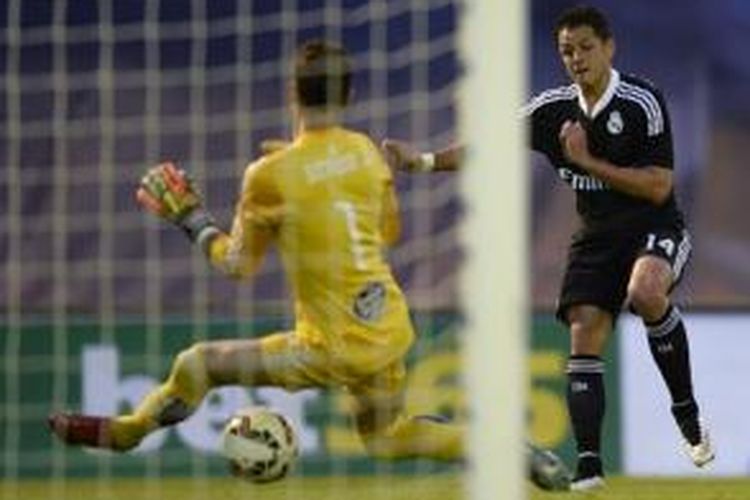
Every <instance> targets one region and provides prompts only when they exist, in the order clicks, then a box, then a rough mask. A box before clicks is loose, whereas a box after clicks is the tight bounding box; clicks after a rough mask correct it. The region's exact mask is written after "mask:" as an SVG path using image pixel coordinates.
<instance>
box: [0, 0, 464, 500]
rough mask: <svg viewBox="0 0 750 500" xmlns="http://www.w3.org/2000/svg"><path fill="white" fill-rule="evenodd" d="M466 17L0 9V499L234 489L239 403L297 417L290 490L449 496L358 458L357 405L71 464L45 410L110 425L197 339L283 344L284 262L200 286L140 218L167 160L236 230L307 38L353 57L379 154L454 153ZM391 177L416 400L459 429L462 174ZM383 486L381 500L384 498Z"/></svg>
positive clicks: (261, 9)
mask: <svg viewBox="0 0 750 500" xmlns="http://www.w3.org/2000/svg"><path fill="white" fill-rule="evenodd" d="M462 8H463V7H462V5H460V2H458V1H457V0H431V1H430V2H424V1H420V0H411V1H403V2H378V1H366V0H339V1H334V2H323V1H317V0H316V1H312V0H311V1H305V2H296V1H292V0H280V1H274V2H271V1H268V2H266V1H234V0H227V1H223V0H222V1H211V2H208V1H201V0H193V1H189V0H179V1H166V0H161V1H159V0H154V1H141V0H136V1H127V2H124V1H120V2H117V1H114V0H99V1H94V0H85V1H78V0H76V1H73V0H58V1H40V2H22V1H21V0H8V1H7V2H3V7H2V9H0V29H1V31H2V39H1V40H0V45H1V46H2V49H1V50H0V66H2V69H3V75H2V79H1V80H0V93H1V94H2V95H0V115H2V116H3V121H2V127H3V131H2V134H1V135H0V158H2V167H1V169H2V177H0V199H2V206H3V210H2V214H0V239H2V241H3V242H4V244H3V245H2V246H0V252H2V254H3V256H4V257H5V262H6V265H5V266H4V267H3V268H2V271H0V273H1V274H0V276H1V279H0V281H2V283H3V285H2V286H0V296H1V297H2V299H1V300H2V303H3V305H4V308H5V313H4V321H3V324H2V326H0V334H1V335H2V340H3V346H4V349H5V353H4V356H3V361H2V371H3V375H4V381H3V383H2V386H1V388H0V391H2V392H1V393H2V412H1V415H2V419H3V421H4V425H3V430H2V431H0V432H2V433H3V454H2V457H1V458H0V460H1V461H2V465H3V474H4V478H5V485H4V488H5V490H4V491H5V492H6V493H7V496H6V498H15V497H18V498H21V497H23V496H24V495H25V493H24V492H25V491H26V490H24V489H23V484H24V482H25V481H26V480H27V479H36V480H39V481H40V482H39V484H38V488H40V489H39V490H38V491H40V492H42V493H40V494H41V495H42V496H47V497H49V498H54V497H55V495H68V496H67V497H70V498H74V497H78V496H77V495H78V494H77V493H75V492H78V493H80V492H83V491H88V490H75V489H71V488H78V487H81V488H83V486H72V485H74V484H78V483H75V481H77V479H76V478H93V479H96V484H98V486H97V488H98V489H97V490H96V491H97V493H95V494H93V495H94V496H96V497H98V498H109V496H108V495H114V493H113V492H114V491H115V490H116V489H117V488H120V487H122V488H125V490H124V491H127V486H121V483H119V482H117V483H115V482H116V481H121V480H122V478H127V477H131V478H132V477H135V478H145V481H146V482H145V483H141V482H137V483H136V484H139V485H143V484H145V486H143V487H144V488H146V489H145V490H143V491H146V493H147V494H149V493H152V494H153V495H154V496H155V497H159V496H160V495H164V496H163V497H164V498H169V497H168V496H166V495H167V494H168V491H167V490H168V486H166V485H167V484H171V485H174V483H167V482H166V479H165V478H173V477H177V478H180V477H181V478H187V479H185V481H188V482H187V483H185V484H188V485H193V486H194V487H195V488H197V489H195V490H193V493H192V494H195V495H197V496H196V497H197V498H207V497H206V496H205V495H204V493H205V488H207V487H212V488H213V487H215V486H212V485H215V484H216V483H211V482H210V481H212V480H213V479H212V478H220V479H223V480H224V481H229V479H228V478H227V477H226V476H227V474H226V464H225V462H224V460H223V459H221V458H220V457H219V456H218V455H217V454H216V450H217V447H218V438H219V432H220V430H221V426H222V425H223V422H225V421H226V419H227V417H228V416H229V415H230V414H231V413H232V412H233V411H234V410H236V409H237V408H239V407H242V406H247V405H249V404H263V405H268V406H271V407H274V408H276V409H278V410H280V411H281V412H283V413H285V414H287V415H289V416H290V417H291V418H292V420H293V422H294V424H295V427H296V429H297V431H298V433H299V435H300V440H301V448H302V458H301V460H300V463H299V465H298V466H297V472H296V476H295V477H300V476H301V477H307V476H314V477H350V476H365V477H367V476H368V475H371V474H375V473H384V474H388V475H391V476H395V477H398V476H399V475H424V474H427V473H435V472H441V473H444V474H443V476H446V477H448V478H449V486H448V487H449V488H450V487H453V488H456V491H458V489H459V488H460V475H461V469H460V468H458V467H445V466H437V465H435V464H434V463H430V462H427V461H420V460H416V461H409V462H407V463H403V464H397V465H390V464H386V465H383V464H382V463H375V462H371V461H370V460H368V459H366V458H364V455H363V450H362V447H361V445H360V443H359V441H358V439H357V437H356V435H355V434H354V433H353V431H352V428H351V423H350V421H349V420H348V417H347V400H346V398H345V396H343V395H338V394H336V393H324V392H320V391H304V392H302V393H298V394H296V395H294V396H289V395H288V394H286V393H284V392H283V391H278V390H271V389H259V390H255V389H253V390H245V389H241V388H229V389H222V390H220V391H215V392H213V393H212V395H211V396H210V397H209V398H207V399H206V401H205V402H204V404H203V405H202V406H201V408H200V410H199V411H198V412H197V413H196V415H195V416H194V417H192V418H191V419H190V420H189V421H187V422H185V423H183V424H181V425H180V426H178V427H177V428H175V429H169V430H163V431H160V432H158V433H156V434H154V435H153V436H151V437H149V438H148V439H147V440H146V441H145V442H144V443H143V444H142V445H141V446H140V448H139V450H138V451H137V452H135V453H131V454H127V455H122V456H119V455H118V456H110V455H102V454H91V453H85V452H82V451H81V450H78V449H66V448H65V447H63V446H61V445H59V444H58V443H56V442H53V441H52V439H51V438H50V436H49V434H48V433H47V431H46V416H47V414H48V413H49V412H50V411H51V410H62V409H69V410H74V411H83V412H86V413H92V414H100V415H107V414H115V413H117V412H119V411H122V410H124V409H126V408H129V407H131V406H132V405H134V404H135V403H136V402H137V401H139V400H140V399H141V398H142V397H143V395H144V394H145V393H146V392H147V391H148V390H149V389H151V388H153V387H154V386H155V384H156V383H157V382H158V381H159V380H161V379H162V378H163V377H164V376H165V374H166V373H167V371H168V368H169V365H170V362H171V360H172V358H173V356H174V355H175V354H176V353H177V352H179V351H180V350H181V349H184V348H186V347H187V346H189V345H190V344H192V343H193V342H196V341H201V340H208V339H214V338H222V337H238V336H254V335H261V334H263V333H266V332H270V331H278V330H280V329H285V328H288V327H289V326H290V325H291V321H292V318H293V311H292V309H291V304H290V303H289V301H288V298H289V290H288V289H287V288H286V287H285V285H284V280H283V275H282V270H281V267H280V263H279V260H278V259H277V258H276V257H275V256H274V255H272V256H271V258H270V259H268V260H267V261H266V262H265V264H264V266H263V267H262V269H261V270H260V272H259V274H258V275H257V277H256V278H255V279H254V280H253V281H252V282H243V283H237V282H232V281H229V280H227V279H225V278H223V277H221V276H219V275H218V274H216V273H214V272H212V271H211V270H210V269H209V267H208V266H207V265H206V263H205V261H204V259H203V257H202V256H201V255H198V252H197V251H195V250H194V249H191V248H190V247H189V246H188V245H187V243H186V241H184V237H183V235H181V234H180V233H179V231H176V230H174V229H173V228H171V227H168V226H167V225H166V224H163V223H159V222H157V221H155V220H154V219H153V217H150V216H148V215H147V214H145V213H144V212H143V211H142V210H139V209H138V207H137V206H136V203H135V200H134V190H135V187H136V186H137V184H138V182H139V180H140V177H141V176H142V175H143V173H144V172H145V170H146V169H147V168H148V167H149V166H152V165H154V164H156V163H158V162H159V161H162V160H164V159H172V160H175V161H176V162H178V163H179V164H180V165H181V166H182V167H183V168H185V169H186V170H188V171H190V172H191V173H192V175H193V176H194V178H195V179H196V182H197V184H198V185H199V186H201V188H202V191H203V193H204V195H205V200H206V205H207V206H208V207H209V208H210V209H211V211H212V212H213V214H214V215H215V216H216V218H217V219H218V221H220V223H221V224H222V225H223V226H225V227H226V226H228V224H229V222H230V220H231V216H232V212H233V207H234V201H235V199H236V194H237V191H238V182H239V179H240V176H241V173H242V170H243V169H244V167H245V165H246V164H247V163H248V161H250V160H251V159H253V158H255V157H257V156H258V155H259V154H260V151H259V145H260V142H261V141H262V140H263V139H268V138H281V139H288V138H290V136H291V123H290V120H289V117H288V113H287V112H286V106H287V100H286V83H285V82H286V78H287V77H288V75H289V70H290V64H289V60H290V56H291V55H292V54H293V53H294V50H295V48H296V47H297V46H298V44H299V43H300V42H302V41H305V40H308V39H312V38H326V39H330V40H334V41H338V42H340V43H342V44H343V45H344V46H345V47H347V49H348V50H349V51H350V53H351V54H352V56H353V60H354V64H355V76H354V89H355V99H354V104H353V106H352V108H351V110H350V113H349V114H348V115H347V124H348V125H350V126H351V127H354V128H357V129H360V130H362V131H366V132H367V133H368V134H370V135H371V136H372V137H373V138H374V139H376V140H379V139H382V138H385V137H395V138H400V139H404V140H406V141H409V142H411V143H413V144H414V146H415V147H416V148H421V149H436V148H439V147H442V146H446V145H448V144H449V143H451V142H453V141H455V140H456V138H457V137H458V132H457V116H458V110H457V90H458V87H459V82H460V78H459V77H460V76H461V74H462V70H461V66H462V65H461V62H460V57H459V31H460V30H459V26H460V19H461V12H462ZM396 182H397V186H398V189H399V194H400V196H401V200H400V201H401V208H402V218H403V223H404V233H403V236H402V240H401V242H400V244H399V245H398V246H397V247H396V248H395V249H394V250H393V252H392V254H391V256H390V258H391V262H392V263H393V265H394V269H395V273H396V275H397V277H398V279H399V281H400V283H401V284H402V285H403V287H404V289H405V290H406V292H407V295H408V297H409V302H410V305H411V306H412V307H413V309H414V319H415V324H416V327H417V329H418V330H419V332H420V341H419V343H418V345H417V347H416V349H414V350H413V352H412V354H411V355H410V359H409V362H410V366H411V368H412V371H411V375H410V379H409V389H408V390H409V394H410V396H409V401H408V403H407V406H408V408H409V411H410V412H414V413H425V414H442V415H444V416H447V417H451V418H457V419H463V418H464V417H465V401H464V396H463V392H464V391H463V390H462V388H461V386H460V383H459V375H460V370H459V367H460V366H461V360H460V356H461V354H460V344H461V341H460V337H459V336H458V335H457V332H458V331H459V329H460V327H461V321H460V315H459V304H461V302H462V300H461V297H460V292H459V286H458V279H459V271H460V269H461V261H462V255H463V252H462V251H461V247H460V245H459V242H458V239H459V237H458V230H459V220H460V216H461V205H462V204H461V199H460V196H459V194H458V182H457V177H456V176H453V175H449V174H446V175H442V174H436V175H411V176H410V175H398V176H397V178H396ZM450 478H458V479H455V481H453V482H450ZM190 481H192V482H190ZM113 484H117V486H116V487H115V486H112V485H113ZM122 484H125V483H122ZM201 488H204V489H201ZM379 488H381V490H382V493H383V495H384V496H383V498H385V497H387V495H388V492H389V491H393V490H392V489H391V487H389V486H388V485H387V484H386V485H385V486H380V487H379ZM394 488H396V487H395V486H394ZM136 491H138V490H137V489H136ZM201 491H202V493H199V492H201ZM83 494H84V493H81V495H83ZM287 494H288V495H291V496H290V498H292V497H294V494H295V493H294V492H287ZM67 497H66V498H67ZM112 498H115V497H114V496H112ZM118 498H119V497H118Z"/></svg>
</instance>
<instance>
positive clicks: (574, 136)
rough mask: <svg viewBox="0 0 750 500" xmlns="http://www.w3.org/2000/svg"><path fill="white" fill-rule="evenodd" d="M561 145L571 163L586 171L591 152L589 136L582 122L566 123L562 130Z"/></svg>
mask: <svg viewBox="0 0 750 500" xmlns="http://www.w3.org/2000/svg"><path fill="white" fill-rule="evenodd" d="M560 143H561V144H562V148H563V153H564V154H565V157H566V158H567V159H568V161H570V162H571V163H575V164H576V165H578V166H579V167H581V168H583V169H585V168H586V165H587V164H588V162H589V160H590V159H591V153H590V152H589V142H588V136H587V135H586V130H585V129H584V128H583V125H581V123H580V122H577V121H576V122H573V121H570V120H568V121H566V122H565V123H563V126H562V127H561V128H560Z"/></svg>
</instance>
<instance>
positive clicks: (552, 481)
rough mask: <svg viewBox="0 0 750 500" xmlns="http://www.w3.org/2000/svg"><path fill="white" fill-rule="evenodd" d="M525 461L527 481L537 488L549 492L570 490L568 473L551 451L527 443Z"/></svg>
mask: <svg viewBox="0 0 750 500" xmlns="http://www.w3.org/2000/svg"><path fill="white" fill-rule="evenodd" d="M526 461H527V469H528V474H529V480H530V481H531V482H532V483H534V484H535V485H536V486H537V487H539V488H541V489H543V490H549V491H567V490H569V489H570V471H569V470H568V468H567V467H566V466H565V464H564V463H563V461H562V460H561V459H560V457H558V456H557V455H555V454H554V453H552V452H551V451H549V450H543V449H541V448H538V447H536V446H534V445H533V444H531V443H527V444H526Z"/></svg>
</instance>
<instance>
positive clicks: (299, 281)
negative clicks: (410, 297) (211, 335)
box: [211, 127, 413, 370]
mask: <svg viewBox="0 0 750 500" xmlns="http://www.w3.org/2000/svg"><path fill="white" fill-rule="evenodd" d="M398 232H399V217H398V205H397V200H396V195H395V191H394V187H393V178H392V175H391V172H390V169H389V168H388V166H387V165H386V164H385V162H384V160H383V158H382V156H381V154H380V151H379V150H378V148H377V147H376V146H375V144H373V142H372V141H371V140H370V139H369V138H368V137H367V136H365V135H363V134H360V133H356V132H353V131H351V130H347V129H344V128H340V127H331V128H325V129H313V130H307V131H305V132H303V133H302V134H300V135H299V136H298V137H297V139H296V140H295V141H294V142H293V143H291V144H290V145H289V146H287V147H285V148H283V149H282V150H280V151H277V152H275V153H273V154H270V155H267V156H265V157H262V158H261V159H259V160H258V161H256V162H255V163H253V164H251V165H250V166H249V167H248V168H247V170H246V172H245V176H244V181H243V187H242V193H241V196H240V200H239V203H238V205H237V208H236V214H235V219H234V223H233V227H232V230H231V233H230V234H229V235H226V236H221V237H220V238H219V241H218V242H216V244H212V247H211V260H212V261H213V262H214V264H216V265H217V266H219V267H223V268H224V270H225V271H227V272H229V273H232V274H239V275H249V274H251V273H252V272H253V271H254V269H255V268H256V267H257V265H258V264H259V261H260V258H261V257H262V254H263V253H264V252H265V247H266V243H267V242H270V241H275V242H276V243H277V246H278V249H279V252H280V254H281V258H282V261H283V264H284V268H285V271H286V273H287V277H288V279H289V281H290V283H291V287H292V290H293V292H294V298H295V310H296V316H297V326H296V331H297V333H298V335H300V336H301V337H303V339H304V340H305V341H306V342H309V343H311V344H312V345H316V346H318V347H320V348H323V349H326V350H330V351H331V352H333V353H337V354H341V355H343V356H344V357H349V358H351V359H353V360H355V359H356V360H358V361H357V363H364V364H365V365H367V364H369V363H368V362H367V361H366V360H372V362H373V363H375V362H376V363H378V364H381V363H383V362H388V361H389V360H390V361H393V360H395V359H397V358H398V357H400V356H402V355H403V353H404V352H405V351H406V349H407V348H408V346H409V345H410V344H411V342H412V340H413V332H412V327H411V322H410V320H409V315H408V309H407V306H406V302H405V299H404V297H403V294H402V292H401V290H400V289H399V287H398V285H397V283H396V282H395V280H394V278H393V276H392V274H391V270H390V267H389V265H388V263H387V262H386V260H385V258H384V250H385V247H386V245H387V244H389V243H392V242H393V240H395V239H396V238H397V237H398ZM358 353H360V354H361V355H362V356H360V355H359V354H358ZM390 358H393V359H390ZM360 368H362V369H364V370H369V369H371V368H374V367H368V366H360Z"/></svg>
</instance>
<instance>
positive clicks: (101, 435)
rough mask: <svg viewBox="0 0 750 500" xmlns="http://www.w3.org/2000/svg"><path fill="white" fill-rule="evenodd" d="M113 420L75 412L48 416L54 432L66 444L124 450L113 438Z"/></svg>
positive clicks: (48, 421)
mask: <svg viewBox="0 0 750 500" xmlns="http://www.w3.org/2000/svg"><path fill="white" fill-rule="evenodd" d="M111 422H112V419H111V418H108V417H92V416H89V415H78V414H74V413H52V414H51V415H50V416H49V417H48V418H47V423H48V424H49V428H50V430H51V431H52V433H53V434H54V435H55V436H57V437H58V438H59V439H60V440H61V441H62V442H64V443H66V444H69V445H73V446H87V447H90V448H105V449H110V450H115V451H124V449H123V448H121V447H119V446H117V445H116V444H115V442H114V440H113V439H112V433H111Z"/></svg>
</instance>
